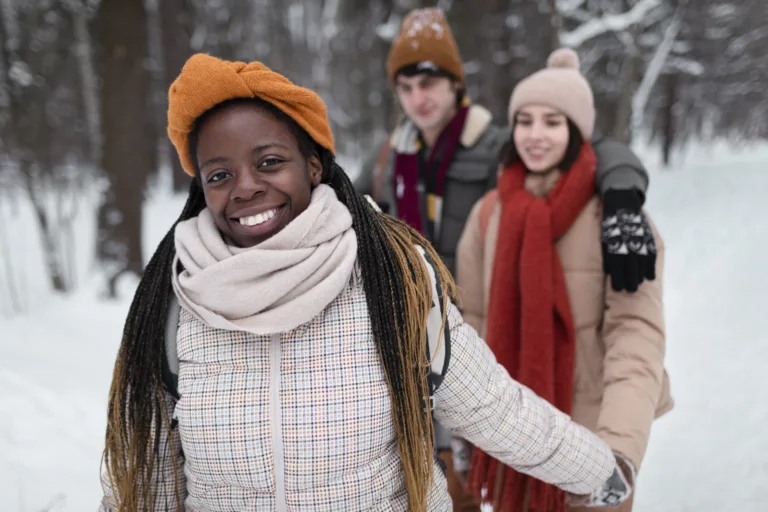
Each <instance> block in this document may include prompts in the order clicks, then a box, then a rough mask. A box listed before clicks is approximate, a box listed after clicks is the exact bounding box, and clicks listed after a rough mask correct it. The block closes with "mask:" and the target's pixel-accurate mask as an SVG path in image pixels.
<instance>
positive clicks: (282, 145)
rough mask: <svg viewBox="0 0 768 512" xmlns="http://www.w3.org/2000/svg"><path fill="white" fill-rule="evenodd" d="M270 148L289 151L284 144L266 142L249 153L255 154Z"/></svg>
mask: <svg viewBox="0 0 768 512" xmlns="http://www.w3.org/2000/svg"><path fill="white" fill-rule="evenodd" d="M270 148H283V149H291V148H289V147H288V146H286V145H285V144H281V143H279V142H268V143H266V144H262V145H261V146H256V147H255V148H253V149H252V150H251V153H257V152H260V151H265V150H267V149H270Z"/></svg>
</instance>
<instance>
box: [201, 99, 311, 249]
mask: <svg viewBox="0 0 768 512" xmlns="http://www.w3.org/2000/svg"><path fill="white" fill-rule="evenodd" d="M195 148H196V149H195V157H196V160H197V164H198V169H199V176H200V181H201V183H202V185H203V192H204V194H205V203H206V206H207V207H208V209H209V210H210V212H211V213H212V215H213V218H214V221H215V223H216V226H217V227H218V228H219V230H220V231H221V233H222V235H224V237H225V238H228V239H229V240H230V241H232V242H233V243H234V244H235V245H237V246H238V247H253V246H254V245H257V244H259V243H261V242H263V241H264V240H267V239H268V238H270V237H271V236H273V235H275V234H276V233H278V232H279V231H280V230H281V229H283V228H284V227H285V226H287V225H288V223H290V222H291V221H292V220H293V219H294V218H296V217H297V216H298V215H299V214H301V213H302V212H303V211H304V210H306V209H307V206H309V202H310V198H311V194H312V189H313V188H314V187H316V186H317V185H318V184H320V180H321V177H322V165H321V163H320V160H319V158H318V157H317V155H312V156H310V157H305V156H304V155H303V154H302V152H301V151H300V149H299V143H298V141H297V139H296V136H295V135H294V133H293V132H292V131H291V129H290V127H289V126H288V124H287V123H286V122H285V121H283V120H281V119H279V118H278V117H277V116H275V115H274V114H272V113H271V112H269V111H267V110H265V109H264V108H263V107H261V106H260V105H258V104H255V103H242V102H240V103H234V104H232V105H228V106H225V107H223V108H221V109H220V110H217V111H215V112H213V113H212V114H211V115H210V116H209V117H207V118H206V119H205V120H204V121H203V122H202V124H201V125H200V126H199V130H198V133H197V140H196V144H195Z"/></svg>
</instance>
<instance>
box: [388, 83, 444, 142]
mask: <svg viewBox="0 0 768 512" xmlns="http://www.w3.org/2000/svg"><path fill="white" fill-rule="evenodd" d="M458 88H459V83H458V82H456V81H455V80H452V79H450V78H447V77H442V76H432V75H429V74H427V73H421V74H419V75H415V76H404V75H402V74H401V75H398V77H397V81H396V83H395V89H396V91H397V97H398V99H399V100H400V106H401V107H402V108H403V110H404V111H405V114H406V115H407V116H408V117H409V118H410V119H411V121H413V122H414V124H415V125H416V127H417V128H418V129H419V130H420V131H422V132H429V133H434V132H437V133H439V132H441V131H442V130H443V128H445V127H446V126H447V125H448V123H449V122H450V121H451V119H453V116H454V115H456V92H457V90H458Z"/></svg>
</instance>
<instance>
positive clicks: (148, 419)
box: [105, 99, 456, 512]
mask: <svg viewBox="0 0 768 512" xmlns="http://www.w3.org/2000/svg"><path fill="white" fill-rule="evenodd" d="M243 101H246V102H250V103H255V104H257V105H259V106H260V107H262V108H263V109H265V110H267V111H269V112H271V113H272V114H273V115H275V116H276V117H277V118H278V119H281V120H282V121H283V122H285V123H286V124H287V125H288V126H289V127H290V129H291V131H292V132H293V134H294V135H295V136H296V140H297V142H298V146H299V150H300V151H301V153H302V155H303V156H304V157H305V158H309V157H310V156H312V155H313V154H315V155H317V156H318V157H319V158H320V160H321V163H322V167H323V175H322V180H321V181H322V182H323V183H326V184H328V185H329V186H330V187H332V188H333V189H334V191H335V192H336V195H337V197H338V198H339V200H340V201H341V202H342V203H343V204H344V205H345V206H346V207H347V208H348V209H349V211H350V213H351V215H352V219H353V220H352V227H353V229H354V230H355V232H356V234H357V238H358V258H357V261H358V265H359V268H360V271H361V279H362V282H363V288H364V290H365V295H366V302H367V306H368V310H369V315H370V320H371V330H372V333H373V337H374V340H375V343H376V346H377V348H378V352H379V356H380V358H381V362H382V366H383V368H384V373H385V375H386V379H387V384H388V387H389V392H390V399H391V402H392V420H393V423H394V426H395V431H396V433H397V442H398V451H399V453H400V457H401V460H402V465H403V473H404V475H403V476H404V481H405V485H406V489H407V492H408V510H409V511H414V512H425V511H426V510H427V493H428V491H429V487H430V486H431V484H432V467H433V458H432V457H433V446H434V439H433V431H432V421H431V413H429V412H427V413H426V414H425V413H424V408H423V405H424V404H423V399H424V398H425V397H426V396H428V388H427V380H426V375H427V371H428V367H429V361H428V360H427V351H426V317H427V313H428V312H429V309H430V307H431V301H432V296H431V284H430V279H429V275H428V273H427V271H426V268H425V267H424V265H423V263H422V259H421V255H420V254H419V253H418V252H417V250H416V245H421V246H422V247H424V249H425V250H426V251H427V252H428V253H429V254H430V256H431V259H432V261H434V262H435V263H436V269H435V270H436V273H437V276H438V279H439V280H441V282H442V286H443V289H444V290H446V291H447V294H446V295H447V297H450V298H455V295H456V293H455V285H454V283H453V280H452V278H451V277H450V274H449V272H448V271H447V269H446V268H445V267H444V266H443V265H442V263H440V258H439V256H438V255H437V254H436V253H435V252H434V250H433V249H432V247H431V246H430V245H429V243H428V242H427V241H426V240H425V239H424V238H422V237H421V236H420V235H419V234H418V233H416V232H415V231H413V230H412V229H411V228H409V227H408V226H406V225H405V224H403V223H401V222H400V221H398V220H396V219H394V218H393V217H390V216H388V215H384V214H382V213H379V212H377V211H376V210H375V209H374V208H373V207H372V206H371V204H370V203H369V202H368V200H367V199H365V198H364V197H363V196H361V195H360V194H358V193H357V192H356V191H355V189H354V187H353V185H352V182H351V181H350V179H349V177H348V176H347V174H346V173H345V172H344V170H343V169H341V167H339V165H338V164H337V163H336V161H335V159H334V156H333V154H332V153H331V152H330V151H328V150H326V149H324V148H321V147H319V146H318V145H316V144H315V143H314V141H313V140H312V139H311V138H310V137H309V135H308V134H307V133H306V132H305V131H304V130H303V129H302V128H301V127H299V125H298V124H297V123H296V122H295V121H293V119H291V118H290V117H288V116H287V115H285V114H284V113H283V112H282V111H280V110H278V109H277V108H276V107H273V106H272V105H271V104H269V103H266V102H264V101H262V100H259V99H248V100H240V99H238V100H230V101H228V102H224V103H222V104H221V105H218V106H216V107H214V108H213V109H211V110H209V111H208V112H206V114H204V115H203V116H201V118H200V119H198V122H197V128H196V129H195V130H193V132H192V134H191V135H190V151H191V153H192V156H193V158H192V160H193V161H196V158H195V147H196V145H197V132H198V131H199V130H198V129H199V127H200V125H201V124H202V123H203V122H204V121H205V119H206V118H207V117H208V116H209V115H210V114H211V113H212V112H213V111H215V110H218V109H219V108H224V107H225V106H227V105H231V104H233V103H238V102H243ZM204 206H205V204H204V197H203V194H202V190H201V188H200V185H199V183H198V180H197V179H196V180H195V182H194V183H193V185H192V187H191V188H190V195H189V200H188V201H187V204H186V206H185V207H184V211H183V212H182V214H181V217H180V218H179V220H178V221H177V223H178V222H179V221H182V220H185V219H189V218H191V217H194V216H196V215H197V214H198V213H199V212H200V211H201V210H202V209H203V208H204ZM174 229H175V224H174V227H173V228H172V229H171V230H170V231H169V233H168V234H167V235H166V237H165V238H164V239H163V241H162V242H161V244H160V247H159V248H158V249H157V251H156V252H155V255H154V256H153V257H152V260H150V263H149V265H147V268H146V270H145V273H144V276H143V278H142V280H141V282H140V284H139V288H138V289H137V291H136V296H135V297H134V301H133V304H132V305H131V309H130V312H129V314H128V319H127V321H126V325H125V331H124V334H123V342H122V346H121V348H120V352H119V354H118V360H117V364H116V365H115V373H114V376H113V383H112V390H111V393H110V405H109V418H110V421H109V425H108V428H107V448H106V450H105V459H106V461H107V468H108V474H109V476H110V479H111V480H112V482H113V488H114V491H115V492H114V494H115V496H116V498H117V499H118V510H120V511H134V510H139V506H141V507H142V510H152V507H153V506H154V502H155V496H154V493H153V492H152V482H151V476H152V470H153V465H154V462H155V460H154V459H155V458H156V457H157V455H158V453H159V439H160V436H159V435H158V432H160V429H161V428H165V429H167V431H170V424H169V423H168V420H167V418H168V414H167V411H165V401H164V400H165V393H164V390H163V384H162V365H163V362H164V358H165V355H164V332H165V329H164V326H165V322H166V316H167V309H168V302H167V300H168V297H169V294H170V293H171V276H172V274H171V272H173V271H174V269H173V268H172V263H173V258H174V255H175V248H174V243H173V232H174ZM174 466H175V465H174ZM177 482H178V480H177ZM140 490H141V492H140ZM179 495H180V494H179V492H178V489H177V496H179ZM179 510H181V503H180V508H179Z"/></svg>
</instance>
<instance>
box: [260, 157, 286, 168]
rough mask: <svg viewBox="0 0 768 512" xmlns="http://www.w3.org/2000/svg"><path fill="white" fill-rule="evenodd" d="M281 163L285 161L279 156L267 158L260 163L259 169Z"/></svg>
mask: <svg viewBox="0 0 768 512" xmlns="http://www.w3.org/2000/svg"><path fill="white" fill-rule="evenodd" d="M281 163H283V160H280V159H279V158H275V157H269V158H265V159H264V160H263V161H262V162H261V163H260V164H259V169H264V168H266V167H274V166H276V165H278V164H281Z"/></svg>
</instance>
